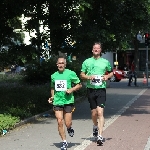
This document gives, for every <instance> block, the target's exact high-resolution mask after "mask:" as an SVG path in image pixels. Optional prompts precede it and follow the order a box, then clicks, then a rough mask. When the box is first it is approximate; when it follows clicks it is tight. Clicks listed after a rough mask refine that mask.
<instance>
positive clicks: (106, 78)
mask: <svg viewBox="0 0 150 150" xmlns="http://www.w3.org/2000/svg"><path fill="white" fill-rule="evenodd" d="M113 75H114V73H113V72H110V73H108V74H107V75H104V80H108V79H109V78H111V77H112V76H113Z"/></svg>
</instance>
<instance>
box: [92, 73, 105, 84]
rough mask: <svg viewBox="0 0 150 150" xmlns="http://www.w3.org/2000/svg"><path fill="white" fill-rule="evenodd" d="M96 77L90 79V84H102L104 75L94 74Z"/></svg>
mask: <svg viewBox="0 0 150 150" xmlns="http://www.w3.org/2000/svg"><path fill="white" fill-rule="evenodd" d="M94 77H95V78H94V79H93V80H91V81H90V84H91V85H96V86H99V85H102V79H103V76H101V75H94Z"/></svg>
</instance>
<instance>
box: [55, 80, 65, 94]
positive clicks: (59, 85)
mask: <svg viewBox="0 0 150 150" xmlns="http://www.w3.org/2000/svg"><path fill="white" fill-rule="evenodd" d="M55 90H56V91H66V90H67V80H56V81H55Z"/></svg>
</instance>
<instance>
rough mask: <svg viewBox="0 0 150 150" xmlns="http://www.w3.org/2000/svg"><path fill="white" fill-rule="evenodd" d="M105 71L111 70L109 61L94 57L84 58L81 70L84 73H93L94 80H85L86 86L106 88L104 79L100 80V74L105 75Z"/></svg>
mask: <svg viewBox="0 0 150 150" xmlns="http://www.w3.org/2000/svg"><path fill="white" fill-rule="evenodd" d="M106 71H112V67H111V65H110V62H109V61H108V60H106V59H104V58H101V57H100V58H98V59H95V58H94V57H91V58H88V59H86V60H85V61H84V62H83V64H82V68H81V72H84V73H85V74H86V75H89V76H90V75H94V76H95V79H96V80H93V82H92V81H91V80H87V88H92V89H98V88H106V81H102V80H101V78H102V77H101V76H102V75H105V73H106Z"/></svg>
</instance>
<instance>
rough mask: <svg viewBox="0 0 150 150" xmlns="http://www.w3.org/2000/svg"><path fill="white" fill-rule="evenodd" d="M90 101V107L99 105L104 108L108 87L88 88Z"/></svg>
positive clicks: (93, 107)
mask: <svg viewBox="0 0 150 150" xmlns="http://www.w3.org/2000/svg"><path fill="white" fill-rule="evenodd" d="M87 96H88V101H89V103H90V108H91V110H92V109H96V108H97V106H99V107H101V108H104V107H105V102H106V89H105V88H101V89H91V88H87Z"/></svg>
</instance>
